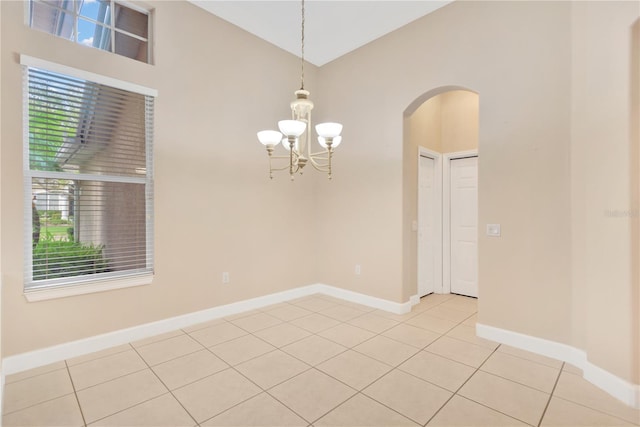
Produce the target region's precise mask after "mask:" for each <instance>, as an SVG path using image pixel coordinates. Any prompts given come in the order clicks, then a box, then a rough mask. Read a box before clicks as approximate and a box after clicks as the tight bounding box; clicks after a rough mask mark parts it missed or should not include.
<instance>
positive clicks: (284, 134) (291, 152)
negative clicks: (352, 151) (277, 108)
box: [258, 0, 342, 181]
mask: <svg viewBox="0 0 640 427" xmlns="http://www.w3.org/2000/svg"><path fill="white" fill-rule="evenodd" d="M301 52H302V54H301V60H302V61H301V64H302V65H301V71H302V72H301V76H300V82H301V86H300V89H299V90H297V91H295V96H296V98H295V99H294V100H293V101H291V119H290V120H280V121H279V122H278V129H279V130H263V131H260V132H258V141H260V142H261V143H262V144H263V145H264V146H265V147H266V148H267V154H268V155H269V177H270V178H271V179H273V172H274V171H285V170H288V171H289V176H290V177H291V180H292V181H293V179H294V175H295V174H296V173H300V174H302V172H303V170H304V167H305V166H306V165H307V163H310V164H311V165H312V166H313V168H314V169H316V170H318V171H320V172H325V173H327V175H328V177H329V179H331V159H332V158H333V150H334V149H335V148H336V147H337V146H338V145H340V143H341V142H342V136H340V133H342V125H341V124H340V123H333V122H328V123H320V124H317V125H316V126H315V131H316V134H317V135H318V144H319V147H318V150H319V151H313V150H312V146H313V144H312V143H311V133H312V132H311V129H310V128H311V110H313V102H312V101H311V100H310V99H309V91H307V90H305V89H304V0H302V39H301ZM280 143H282V147H283V148H284V154H283V155H277V154H274V152H275V150H276V146H277V145H278V144H280ZM287 160H288V165H287V164H286V163H287ZM276 161H277V162H280V161H282V166H277V167H276V166H274V162H276Z"/></svg>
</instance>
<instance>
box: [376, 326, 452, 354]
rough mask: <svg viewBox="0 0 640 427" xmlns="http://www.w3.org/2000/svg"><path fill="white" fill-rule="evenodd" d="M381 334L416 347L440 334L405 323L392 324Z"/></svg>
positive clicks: (423, 345)
mask: <svg viewBox="0 0 640 427" xmlns="http://www.w3.org/2000/svg"><path fill="white" fill-rule="evenodd" d="M382 335H384V336H385V337H387V338H391V339H394V340H396V341H400V342H402V343H405V344H409V345H411V346H413V347H417V348H424V347H426V346H428V345H429V344H431V343H432V342H433V341H435V340H436V339H438V338H439V337H440V334H436V333H435V332H431V331H428V330H426V329H422V328H419V327H417V326H413V325H408V324H406V323H401V324H399V325H398V326H394V327H393V328H391V329H388V330H387V331H385V332H383V334H382Z"/></svg>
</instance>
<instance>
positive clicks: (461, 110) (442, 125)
mask: <svg viewBox="0 0 640 427" xmlns="http://www.w3.org/2000/svg"><path fill="white" fill-rule="evenodd" d="M478 108H479V106H478V94H477V93H474V92H470V91H466V90H451V91H447V92H444V93H441V94H439V95H436V96H434V97H433V98H429V99H428V100H426V101H425V102H424V103H423V104H422V105H421V106H419V107H418V109H417V110H416V111H414V112H413V114H411V115H410V116H409V117H408V118H407V120H408V121H409V130H408V132H409V135H408V138H409V140H410V142H409V144H410V145H411V146H414V147H416V151H417V147H418V146H422V147H425V148H428V149H430V150H432V151H435V152H437V153H455V152H458V151H467V150H477V149H478ZM416 179H417V178H416Z"/></svg>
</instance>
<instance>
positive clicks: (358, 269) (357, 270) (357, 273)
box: [356, 264, 362, 276]
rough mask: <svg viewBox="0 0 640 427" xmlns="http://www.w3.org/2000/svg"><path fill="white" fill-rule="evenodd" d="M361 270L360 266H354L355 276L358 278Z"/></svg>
mask: <svg viewBox="0 0 640 427" xmlns="http://www.w3.org/2000/svg"><path fill="white" fill-rule="evenodd" d="M361 272H362V270H361V269H360V264H356V276H359V275H360V273H361Z"/></svg>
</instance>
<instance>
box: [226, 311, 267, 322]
mask: <svg viewBox="0 0 640 427" xmlns="http://www.w3.org/2000/svg"><path fill="white" fill-rule="evenodd" d="M260 312H261V310H258V309H255V310H248V311H241V312H239V313H236V314H230V315H228V316H224V320H226V321H231V320H237V319H242V318H243V317H247V316H253V315H254V314H258V313H260Z"/></svg>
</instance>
